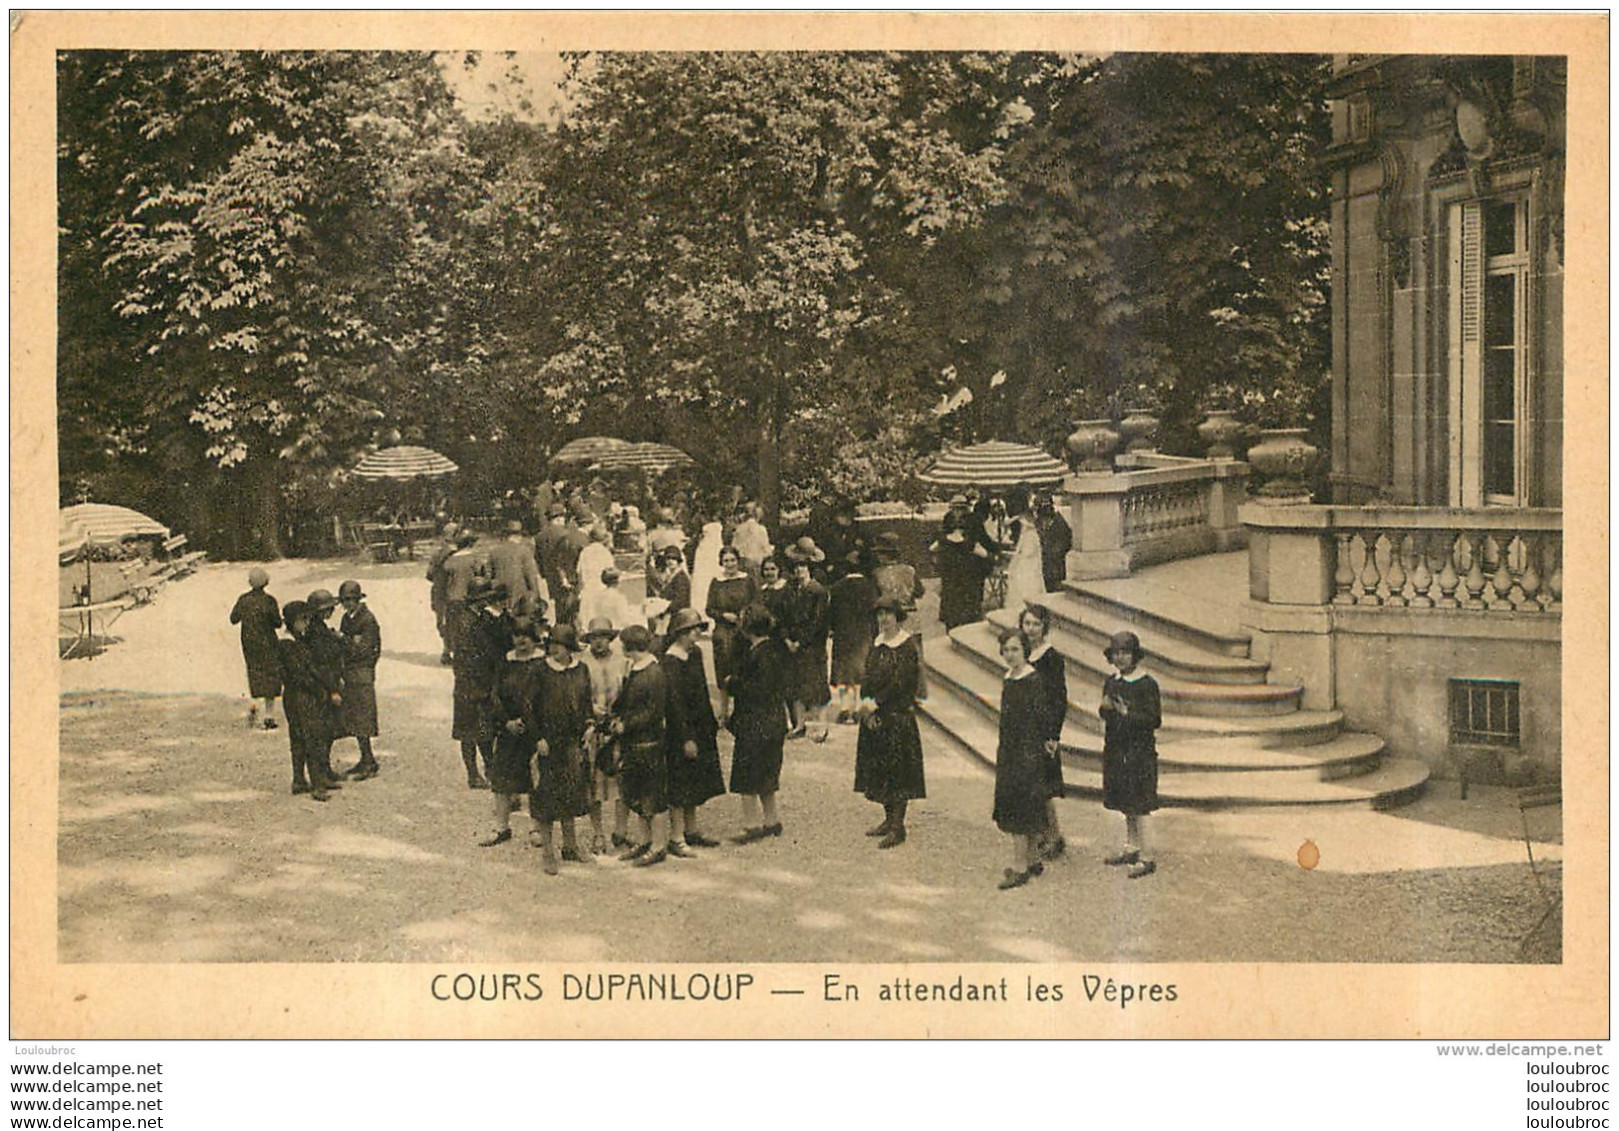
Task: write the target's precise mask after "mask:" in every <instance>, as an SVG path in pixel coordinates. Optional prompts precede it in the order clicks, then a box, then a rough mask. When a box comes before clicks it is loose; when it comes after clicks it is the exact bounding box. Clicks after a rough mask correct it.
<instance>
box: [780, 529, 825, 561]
mask: <svg viewBox="0 0 1619 1131" xmlns="http://www.w3.org/2000/svg"><path fill="white" fill-rule="evenodd" d="M787 560H788V561H792V562H824V561H826V554H825V553H824V552H823V551H822V550H821V548H820V547H819V546H817V545H816V544H815V539H813V538H811V537H810V536H809V535H808V534H806V535H804V537H802V538H800V539H799V540H798V541H796V542H794V543H793V544H792V545H791V546H788V547H787Z"/></svg>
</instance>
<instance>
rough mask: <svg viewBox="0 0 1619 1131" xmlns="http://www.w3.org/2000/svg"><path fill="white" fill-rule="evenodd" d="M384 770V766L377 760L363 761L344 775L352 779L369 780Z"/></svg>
mask: <svg viewBox="0 0 1619 1131" xmlns="http://www.w3.org/2000/svg"><path fill="white" fill-rule="evenodd" d="M381 772H382V767H381V766H379V765H377V764H376V763H375V762H361V763H360V764H359V765H358V766H355V767H354V768H353V769H352V770H350V771H349V772H348V773H346V774H344V775H343V776H344V777H346V778H348V779H349V780H350V781H369V780H370V779H372V778H374V777H376V776H377V775H378V774H380V773H381Z"/></svg>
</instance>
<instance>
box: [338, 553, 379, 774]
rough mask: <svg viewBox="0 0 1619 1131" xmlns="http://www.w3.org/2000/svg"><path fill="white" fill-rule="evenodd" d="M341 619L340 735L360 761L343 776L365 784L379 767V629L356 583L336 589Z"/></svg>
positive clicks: (339, 629)
mask: <svg viewBox="0 0 1619 1131" xmlns="http://www.w3.org/2000/svg"><path fill="white" fill-rule="evenodd" d="M337 599H338V601H339V602H340V603H341V604H342V606H343V619H342V621H341V622H340V623H339V624H338V629H337V634H338V636H339V637H341V638H342V641H343V734H345V735H352V736H353V737H354V739H355V741H356V742H358V743H359V746H360V761H359V762H358V763H357V764H356V765H355V766H354V767H353V768H352V769H350V770H349V771H348V772H347V773H346V774H344V775H343V776H344V777H347V778H353V779H354V780H355V781H365V780H366V779H367V778H374V777H376V776H377V773H378V771H379V770H380V767H379V766H378V765H377V756H376V754H374V753H373V752H372V750H371V740H372V739H373V738H375V737H377V661H378V660H379V659H381V658H382V628H381V626H380V625H378V624H377V618H376V615H375V614H374V613H372V611H371V610H370V608H369V607H367V605H366V603H365V593H364V592H363V591H362V590H361V589H360V583H359V582H358V581H345V582H343V584H341V585H339V586H338V587H337Z"/></svg>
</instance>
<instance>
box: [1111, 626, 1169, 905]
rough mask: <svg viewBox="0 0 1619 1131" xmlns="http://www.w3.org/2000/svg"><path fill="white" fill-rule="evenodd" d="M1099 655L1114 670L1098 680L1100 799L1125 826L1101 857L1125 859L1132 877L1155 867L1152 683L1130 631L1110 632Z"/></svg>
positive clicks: (1155, 703)
mask: <svg viewBox="0 0 1619 1131" xmlns="http://www.w3.org/2000/svg"><path fill="white" fill-rule="evenodd" d="M1104 655H1106V656H1107V661H1108V663H1110V664H1112V665H1113V667H1114V669H1115V672H1114V674H1113V675H1110V676H1108V677H1107V682H1106V683H1104V684H1103V685H1102V706H1101V709H1100V710H1101V715H1102V720H1103V722H1104V723H1105V724H1106V727H1107V736H1106V738H1105V739H1104V740H1103V745H1102V804H1103V805H1105V806H1106V807H1107V808H1109V809H1112V810H1114V811H1115V812H1118V813H1123V814H1124V829H1125V833H1124V848H1123V850H1122V851H1120V852H1118V853H1116V854H1115V855H1113V856H1109V857H1108V858H1107V862H1108V863H1109V864H1119V865H1124V864H1128V865H1130V878H1131V879H1132V880H1138V879H1140V878H1141V877H1143V876H1150V875H1152V874H1153V873H1154V872H1156V871H1157V870H1158V865H1157V864H1156V863H1155V862H1154V861H1153V858H1152V852H1151V850H1150V848H1149V846H1148V844H1147V835H1146V823H1147V814H1148V813H1151V812H1152V811H1153V810H1154V809H1156V808H1158V747H1157V741H1156V735H1155V732H1156V731H1157V730H1158V727H1159V726H1160V724H1161V723H1162V721H1163V717H1162V714H1161V709H1160V706H1159V696H1158V683H1157V681H1155V680H1154V679H1153V678H1152V676H1150V675H1148V674H1147V673H1146V672H1143V671H1139V670H1138V668H1139V666H1140V664H1141V658H1142V656H1143V655H1144V653H1143V652H1142V649H1141V640H1140V638H1138V637H1137V636H1136V634H1135V633H1133V632H1116V633H1114V634H1113V637H1112V639H1111V640H1109V641H1108V645H1107V648H1106V650H1105V652H1104Z"/></svg>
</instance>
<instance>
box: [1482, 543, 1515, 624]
mask: <svg viewBox="0 0 1619 1131" xmlns="http://www.w3.org/2000/svg"><path fill="white" fill-rule="evenodd" d="M1490 540H1491V541H1492V542H1494V543H1495V573H1494V574H1493V575H1492V576H1491V577H1490V587H1489V592H1487V593H1486V594H1485V598H1486V600H1488V602H1489V606H1490V608H1492V609H1510V608H1512V586H1513V577H1512V533H1511V531H1506V530H1503V531H1499V532H1496V533H1492V534H1491V535H1490Z"/></svg>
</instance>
